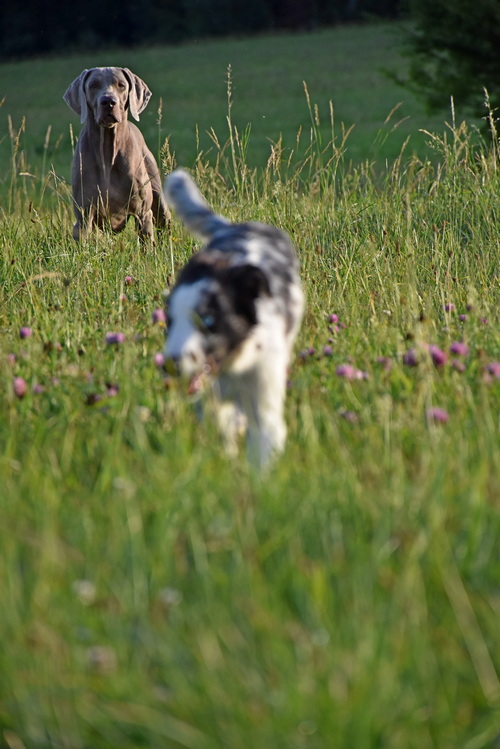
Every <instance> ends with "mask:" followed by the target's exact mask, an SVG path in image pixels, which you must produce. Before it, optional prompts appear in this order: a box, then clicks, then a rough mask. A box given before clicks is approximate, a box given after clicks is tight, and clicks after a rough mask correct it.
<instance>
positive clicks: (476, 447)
mask: <svg viewBox="0 0 500 749" xmlns="http://www.w3.org/2000/svg"><path fill="white" fill-rule="evenodd" d="M309 101H310V102H311V104H310V113H311V114H310V116H311V130H312V135H311V137H310V141H309V144H308V145H307V147H306V148H305V150H304V152H303V153H302V154H301V155H297V157H296V158H292V159H290V158H289V157H288V155H287V154H284V153H283V151H282V150H281V147H280V145H279V143H277V144H276V146H275V147H274V149H273V150H272V152H271V154H270V156H269V158H268V160H267V165H266V166H265V167H263V168H256V167H254V166H253V165H252V164H251V163H249V162H248V159H247V156H248V147H249V143H251V138H252V135H251V134H250V136H248V134H245V129H244V128H243V129H241V128H240V127H239V126H238V123H237V122H236V121H235V118H234V111H233V110H231V109H229V111H228V110H227V109H226V110H225V113H226V114H225V118H226V121H225V123H224V127H223V128H222V129H220V130H219V131H217V130H215V129H214V131H213V143H214V153H213V155H212V157H211V158H210V159H207V158H206V155H205V152H200V153H198V155H197V156H196V157H195V159H194V160H193V162H192V171H193V173H194V175H195V177H196V179H197V180H198V182H199V184H200V186H201V188H202V189H203V191H204V193H205V194H206V196H207V198H208V199H209V200H210V202H211V203H212V204H213V205H214V207H215V208H216V210H218V211H220V212H222V213H223V214H225V215H227V216H229V217H230V218H231V219H233V220H235V221H239V220H246V219H248V218H255V219H259V220H262V221H266V222H270V223H274V224H276V225H278V226H279V227H281V228H283V229H285V230H286V231H288V232H289V233H290V235H291V236H292V237H293V239H294V241H295V243H296V245H297V248H298V252H299V255H300V260H301V266H302V278H303V283H304V288H305V292H306V296H307V313H306V317H305V320H304V325H303V328H302V332H301V335H300V340H299V346H298V351H297V356H296V358H295V360H294V362H293V367H292V369H291V372H290V388H289V393H288V401H287V422H288V426H289V440H288V444H287V449H286V453H285V455H284V456H283V458H281V459H280V460H279V461H278V462H277V463H276V465H275V467H274V469H273V470H272V472H271V473H270V474H269V476H267V477H266V478H265V479H264V480H263V479H259V477H257V476H255V475H253V474H252V472H251V471H249V469H248V467H247V466H246V464H245V461H244V459H238V460H228V459H227V458H226V457H225V455H224V454H223V450H222V447H221V444H220V441H219V439H218V436H217V434H216V432H215V428H214V425H213V423H212V422H211V421H210V420H209V419H205V420H203V421H201V422H200V421H199V420H198V418H197V414H196V407H195V405H194V404H193V403H191V402H190V400H189V398H188V397H187V396H186V394H185V393H184V392H182V389H181V388H179V387H176V386H175V385H174V386H172V384H171V383H167V384H168V387H167V384H166V383H165V381H164V377H163V375H162V373H161V371H160V370H158V369H157V368H156V367H155V365H154V362H153V357H154V354H155V353H156V352H157V351H159V350H160V349H161V347H162V345H163V336H164V331H163V330H162V329H161V327H159V326H158V325H155V324H153V322H152V318H151V313H152V311H153V310H154V309H155V308H156V307H158V306H160V305H161V292H162V290H163V288H165V286H168V285H169V284H171V283H173V281H174V280H175V274H176V272H177V269H178V268H179V267H180V265H181V264H182V263H183V262H184V261H185V260H186V259H187V258H188V257H189V255H190V254H191V252H192V249H193V247H194V246H195V243H194V241H193V240H192V238H191V237H190V236H189V235H188V234H187V233H186V231H185V230H184V229H183V228H182V227H181V226H180V224H178V222H177V221H175V219H174V224H173V231H172V235H171V236H170V237H165V238H163V239H161V240H160V241H159V243H158V245H157V247H156V249H154V250H153V249H150V250H149V251H147V252H142V251H141V249H140V248H139V246H138V244H137V240H136V237H135V235H134V232H133V231H132V228H130V229H127V231H126V232H125V233H123V234H121V235H119V236H116V237H114V236H111V235H108V234H106V233H103V234H96V235H95V236H92V237H91V238H89V240H88V241H86V242H83V243H81V244H79V245H76V244H74V243H73V241H72V240H71V238H70V237H71V225H72V215H71V202H70V197H69V193H68V187H67V185H66V184H65V183H64V182H61V181H58V182H54V181H53V180H52V181H50V188H49V187H48V184H49V182H47V187H45V184H46V182H45V181H44V180H45V177H43V176H42V175H41V174H40V180H39V183H38V184H39V185H40V188H39V191H38V192H37V193H36V194H35V196H33V195H32V194H30V193H29V191H28V192H27V191H26V178H25V177H23V176H22V175H21V174H20V172H21V171H22V168H21V166H22V165H20V163H19V158H20V154H19V151H17V150H16V149H17V145H16V139H15V135H13V136H12V141H11V142H12V144H13V145H12V154H13V157H12V162H11V170H10V174H9V182H8V184H9V191H8V193H9V201H10V202H9V204H8V208H6V209H4V211H3V213H2V218H1V223H0V237H1V245H2V255H1V258H0V278H1V289H2V292H1V294H2V295H1V299H0V330H1V335H0V362H1V366H0V378H1V387H0V404H1V414H2V418H1V419H0V446H1V449H0V455H1V457H0V498H1V499H0V503H1V517H2V523H1V525H0V590H1V591H2V598H3V606H2V614H1V615H0V637H1V641H2V643H3V647H2V649H1V650H0V674H1V684H2V686H1V691H0V736H1V739H0V741H1V742H3V745H5V746H7V747H9V748H10V749H19V748H20V747H26V748H27V749H28V748H32V747H34V748H36V749H45V748H47V749H48V748H49V747H51V748H52V747H71V748H72V749H73V747H74V748H77V747H78V748H81V747H92V749H101V748H102V749H105V748H107V747H123V748H124V749H132V748H134V749H135V748H136V747H148V748H155V749H156V748H158V749H163V747H169V748H170V747H172V748H174V747H189V748H192V749H202V748H203V749H204V748H207V749H209V748H213V749H216V748H217V749H218V748H219V747H227V748H228V749H229V748H231V749H235V747H248V748H249V749H250V748H251V749H253V748H254V747H273V749H274V748H275V747H276V748H278V749H281V748H283V749H290V748H291V747H296V748H297V749H302V748H303V747H308V748H314V749H323V748H324V749H327V748H328V749H329V748H330V747H346V749H347V748H348V747H349V749H350V748H351V747H356V749H358V748H359V749H363V748H364V747H366V748H370V749H371V748H372V747H391V749H392V748H394V749H399V748H401V749H411V748H412V747H415V749H417V748H418V749H426V748H427V747H429V748H431V747H432V748H439V749H443V748H444V747H450V749H451V748H455V747H461V748H463V749H482V748H483V747H484V748H485V749H486V748H487V747H488V749H489V748H490V747H495V746H496V745H497V744H498V741H499V736H500V712H499V707H500V685H499V679H498V672H499V669H500V658H499V651H498V613H499V611H498V583H499V574H500V565H499V559H498V543H499V525H500V524H499V513H498V510H499V496H500V483H499V476H500V451H499V413H500V411H499V406H500V398H499V383H500V380H499V379H498V377H495V369H494V367H493V366H492V365H493V363H494V362H495V361H497V362H498V360H499V359H500V337H499V334H498V329H499V328H498V324H499V305H498V301H499V299H498V267H499V264H498V259H499V246H500V229H499V221H498V217H499V213H500V180H499V171H498V160H497V155H496V153H495V151H494V149H493V148H492V145H495V144H496V142H497V140H496V134H493V138H492V143H490V142H484V143H479V144H477V143H476V141H475V137H476V136H475V133H474V132H473V131H472V132H471V130H470V129H469V128H468V127H467V126H466V125H453V124H452V126H451V127H450V128H449V129H448V130H447V132H446V133H445V135H439V134H434V133H429V134H428V135H427V136H426V137H427V139H428V142H429V148H430V149H432V150H433V153H434V157H433V158H432V159H431V158H427V157H425V158H419V157H417V156H412V155H411V153H410V152H408V151H407V149H406V148H404V149H402V150H401V152H400V154H399V156H398V157H397V158H395V159H394V160H392V161H391V162H389V163H388V165H387V168H386V169H375V167H374V165H373V163H372V161H371V160H370V159H366V160H364V161H362V162H361V163H360V164H359V165H358V166H352V165H349V163H348V162H346V160H345V159H344V157H343V154H344V152H345V148H346V146H347V144H348V138H349V137H350V136H347V140H346V139H345V137H344V136H345V135H346V133H345V132H344V133H342V129H341V128H340V129H339V132H337V128H336V124H335V118H333V121H332V120H331V119H329V116H328V113H327V117H326V120H325V119H324V118H322V116H321V115H320V114H319V113H317V112H316V111H315V107H314V98H313V96H312V95H311V94H309ZM306 102H307V99H306ZM318 123H319V124H318ZM321 123H323V124H321ZM320 127H326V128H327V129H328V131H329V133H330V137H325V136H324V135H323V131H321V134H320V131H319V130H318V128H320ZM228 128H229V129H228ZM12 132H13V133H14V131H12ZM248 137H249V138H250V140H248ZM217 144H218V145H217ZM163 158H164V166H165V167H166V168H168V167H169V166H171V164H172V156H171V155H170V154H169V151H168V147H165V149H164V153H163ZM43 189H50V190H52V191H53V197H52V198H51V200H50V203H47V207H46V208H45V209H43V206H44V205H45V203H44V202H43V201H42V200H41V199H40V196H41V192H40V191H41V190H43ZM40 206H42V208H40ZM450 305H453V306H450ZM333 314H335V315H337V316H338V320H337V321H336V322H335V321H334V320H332V318H331V316H332V315H333ZM461 316H465V317H462V319H461ZM23 326H25V327H30V328H31V331H32V335H31V336H29V337H25V338H21V337H20V334H19V331H20V329H21V327H23ZM108 331H120V332H123V333H124V334H125V341H124V343H123V344H121V345H119V346H109V345H106V343H105V334H106V333H107V332H108ZM456 341H460V342H463V343H466V344H467V345H468V347H469V354H468V355H467V356H465V357H459V356H456V357H455V358H456V359H457V360H459V362H460V363H462V364H463V367H461V366H459V365H458V364H453V363H452V360H453V358H454V357H453V355H451V354H449V347H450V345H451V344H452V343H453V342H456ZM428 344H434V345H436V346H439V348H440V349H441V350H443V351H444V352H447V353H448V359H447V361H446V363H445V364H442V365H439V364H438V365H436V364H435V363H433V361H432V358H431V355H430V353H429V351H428V349H427V345H428ZM325 347H327V348H326V349H325ZM409 349H414V350H415V352H416V356H417V358H418V364H417V366H414V367H413V366H409V365H408V364H405V363H404V361H405V360H404V356H405V354H407V353H408V350H409ZM344 364H351V365H352V366H353V367H355V368H357V369H359V370H360V371H361V372H363V373H365V374H364V375H363V376H362V378H361V379H355V380H348V379H346V378H344V377H341V376H339V375H338V374H337V368H338V367H339V366H341V365H344ZM462 369H463V371H461V370H462ZM15 378H22V379H23V380H24V381H25V382H26V384H27V392H26V394H25V395H24V397H17V396H16V394H15V392H14V389H13V388H14V380H15ZM436 407H439V408H441V409H443V410H445V411H446V412H447V414H448V420H447V422H446V423H440V422H437V421H435V420H434V419H433V418H432V416H431V415H430V409H432V408H436Z"/></svg>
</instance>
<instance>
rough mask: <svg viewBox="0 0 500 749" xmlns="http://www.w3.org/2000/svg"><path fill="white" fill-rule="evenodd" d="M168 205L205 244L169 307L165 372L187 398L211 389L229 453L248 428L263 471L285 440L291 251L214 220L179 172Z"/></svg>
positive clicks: (252, 227)
mask: <svg viewBox="0 0 500 749" xmlns="http://www.w3.org/2000/svg"><path fill="white" fill-rule="evenodd" d="M165 197H166V200H167V203H168V204H169V205H170V206H171V207H172V208H174V210H175V211H176V212H177V214H178V216H179V217H180V218H181V220H182V221H183V222H184V223H185V225H186V226H187V228H188V229H189V230H190V231H191V232H192V233H193V234H195V235H196V236H198V237H199V238H200V239H202V240H203V241H204V242H205V246H204V247H203V249H202V250H201V251H200V252H198V253H196V254H195V255H193V256H192V257H191V259H190V260H189V262H188V263H187V264H186V265H185V266H184V268H183V269H182V270H181V272H180V274H179V276H178V279H177V282H176V284H175V286H174V288H173V290H172V292H171V293H170V295H169V296H168V298H167V301H166V315H167V341H166V344H165V351H164V356H165V362H166V367H167V369H168V370H169V371H171V372H174V371H175V372H176V373H177V374H179V375H181V376H183V377H185V378H188V379H189V380H190V382H191V385H190V390H191V392H193V391H194V390H196V389H197V388H201V383H202V380H203V381H208V382H210V383H211V387H212V391H213V393H214V395H215V400H216V404H217V406H216V412H217V418H218V422H219V426H220V429H221V431H222V433H223V436H224V438H225V442H226V447H227V449H228V450H229V452H230V453H234V452H235V451H236V449H237V440H238V435H239V433H241V431H242V425H244V429H245V430H246V432H247V446H248V455H249V459H250V460H251V462H252V463H254V464H257V465H258V466H260V467H264V466H265V465H266V464H267V463H268V462H269V460H270V458H271V456H272V455H273V453H279V452H281V451H282V450H283V448H284V445H285V440H286V425H285V421H284V416H283V410H284V401H285V395H286V386H287V368H288V364H289V361H290V357H291V353H292V348H293V344H294V341H295V338H296V336H297V333H298V330H299V327H300V323H301V320H302V315H303V310H304V295H303V293H302V289H301V285H300V279H299V265H298V260H297V256H296V253H295V251H294V248H293V246H292V244H291V242H290V240H289V238H288V236H287V235H286V234H285V233H284V232H282V231H280V230H279V229H276V228H274V227H272V226H267V225H265V224H261V223H257V222H255V221H250V222H248V223H243V224H232V223H231V222H230V221H228V220H227V219H225V218H223V217H221V216H217V215H216V214H215V213H214V212H213V211H212V210H211V209H210V207H209V206H208V204H207V203H206V202H205V200H204V198H203V197H202V195H201V194H200V192H199V190H198V188H197V186H196V184H195V183H194V182H193V180H192V179H191V177H190V176H189V175H188V174H187V172H185V171H183V170H181V169H178V170H176V171H175V172H172V174H170V176H169V177H168V178H167V179H166V181H165Z"/></svg>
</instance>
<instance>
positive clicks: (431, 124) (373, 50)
mask: <svg viewBox="0 0 500 749" xmlns="http://www.w3.org/2000/svg"><path fill="white" fill-rule="evenodd" d="M402 36H403V31H402V30H401V28H400V27H399V26H398V25H380V26H379V25H377V26H365V27H352V28H345V29H341V30H338V29H333V30H328V31H321V32H316V33H313V34H296V35H291V36H288V35H282V36H274V37H273V36H263V37H260V38H256V39H248V40H239V41H227V40H223V41H208V42H203V43H201V42H200V43H197V44H194V43H193V44H190V45H188V46H179V47H166V48H153V49H149V50H148V49H146V50H140V51H126V50H115V51H113V52H104V53H102V52H100V53H96V52H93V53H89V54H86V55H83V54H81V55H78V56H75V57H72V58H68V59H64V60H60V59H51V60H43V61H38V60H37V61H36V63H34V62H31V61H27V62H20V63H12V64H3V65H0V74H1V88H0V101H1V100H2V99H3V98H4V102H3V106H2V107H1V108H0V115H1V119H2V123H3V124H2V128H3V131H2V136H3V135H4V133H5V132H6V131H5V128H6V124H7V122H6V120H7V116H8V115H10V116H11V118H12V126H13V129H14V130H15V131H16V132H17V131H18V130H19V129H20V127H21V125H22V123H23V119H24V123H25V131H24V132H23V133H22V136H21V147H22V149H23V152H24V154H25V159H26V166H27V171H35V173H36V174H37V175H38V176H39V174H40V171H41V168H42V167H41V165H42V162H43V163H44V166H45V169H49V168H50V166H53V167H54V170H55V172H56V174H57V175H59V176H61V177H63V178H64V179H69V176H70V173H71V172H70V162H71V136H70V127H71V128H72V130H73V133H74V135H75V136H76V135H77V134H78V131H79V128H80V123H79V122H78V117H77V116H76V115H75V114H74V113H73V112H71V111H70V109H69V108H68V107H67V106H66V104H65V103H64V101H63V100H62V95H63V94H64V92H65V90H66V88H67V86H68V85H69V83H71V81H72V80H73V79H74V78H76V77H77V76H78V75H79V74H80V72H81V71H82V70H83V69H85V68H90V67H94V66H96V65H123V66H126V67H129V68H130V69H132V70H133V71H134V72H136V73H137V74H138V75H140V76H141V77H142V78H143V79H144V80H145V81H146V83H147V84H148V85H149V87H150V89H151V90H152V92H153V97H152V99H151V102H150V104H149V106H148V108H147V109H146V110H145V111H144V113H143V114H142V116H141V123H140V125H141V129H142V131H143V132H144V135H145V137H146V140H147V142H148V143H149V144H150V147H151V148H152V149H153V151H158V150H159V148H160V146H161V145H162V144H163V141H164V139H165V138H166V137H167V136H168V137H169V138H170V146H171V149H172V151H174V152H175V154H176V158H177V163H179V164H182V165H187V166H189V165H191V164H192V163H193V161H194V159H195V158H196V157H197V156H199V152H200V150H201V151H203V152H204V153H205V154H207V158H208V159H209V160H212V161H213V160H214V158H215V157H216V154H217V147H216V146H215V145H214V141H213V139H212V138H211V137H210V133H211V132H212V131H213V132H214V133H215V135H216V137H217V139H218V141H219V142H220V143H222V144H223V143H225V142H226V140H227V135H228V129H227V122H226V116H227V77H228V68H229V66H231V79H232V99H233V106H232V118H233V122H234V124H235V125H236V127H237V128H238V130H239V131H240V133H242V134H243V133H244V132H245V131H246V129H247V127H248V126H250V141H249V145H248V152H247V161H248V163H249V164H251V165H252V166H264V165H265V164H266V161H267V159H268V158H269V155H270V149H271V144H272V143H277V142H278V141H279V139H280V137H282V142H283V147H284V149H285V151H286V156H287V157H288V156H289V155H290V152H292V151H293V152H295V151H296V150H297V136H298V134H299V133H300V138H299V146H298V149H299V151H300V153H301V154H303V153H304V152H305V150H306V149H307V147H308V146H309V145H310V142H311V134H310V130H311V117H310V113H309V108H308V103H307V99H306V96H305V93H304V83H305V84H306V86H307V89H308V92H309V97H310V101H311V105H312V107H317V116H318V118H319V122H320V125H319V131H320V133H321V137H322V139H323V142H324V144H325V145H326V144H327V143H328V142H329V141H330V140H331V130H332V125H331V112H330V105H332V107H333V114H334V128H335V135H336V138H337V139H338V141H339V143H340V142H341V141H342V130H343V129H344V130H345V131H346V132H347V131H349V130H350V128H352V127H353V126H354V128H353V130H352V132H351V134H350V135H349V138H348V141H347V150H346V155H345V158H346V160H347V161H350V160H353V161H354V162H356V163H357V162H359V161H362V160H365V159H370V160H373V159H375V158H377V159H378V160H379V161H380V162H383V160H384V159H385V158H389V159H391V160H392V159H393V158H395V157H396V156H397V155H398V154H399V152H400V150H401V146H402V144H403V142H404V141H405V140H406V138H407V137H408V136H410V142H409V144H408V150H409V151H410V152H411V151H413V150H421V149H422V148H423V147H424V146H425V142H426V137H425V136H424V135H422V133H420V132H419V129H421V128H423V129H425V130H431V131H435V130H437V131H443V130H444V127H445V126H444V120H445V119H446V120H448V121H451V113H450V114H449V115H446V116H441V117H434V118H430V117H428V116H427V115H426V114H425V111H424V109H423V106H422V105H421V104H420V103H419V102H417V101H416V100H415V99H414V97H413V95H412V94H410V93H409V92H408V91H406V90H404V89H401V88H399V87H398V86H397V85H396V84H394V83H392V82H391V81H390V80H389V79H388V78H387V77H386V76H385V75H384V73H383V69H384V68H385V69H389V70H392V71H393V72H400V71H401V70H402V69H404V66H405V61H404V59H403V58H402V57H401V40H402ZM395 107H396V108H397V109H396V111H395V112H394V114H393V115H392V117H391V118H390V121H389V123H388V124H386V125H384V123H385V120H386V118H387V117H388V116H389V115H390V113H391V112H392V111H393V110H394V108H395ZM444 108H445V111H447V110H448V109H449V102H448V101H446V102H444ZM159 109H161V117H159V115H158V110H159ZM159 121H160V124H158V123H159ZM398 123H399V124H398ZM49 128H50V130H49ZM47 133H48V137H47ZM9 155H10V143H9V138H5V137H4V138H3V140H2V142H1V143H0V159H1V161H0V163H1V164H2V165H6V164H8V159H9ZM2 172H3V174H2V182H4V180H5V166H4V167H3V169H2ZM0 189H1V185H0Z"/></svg>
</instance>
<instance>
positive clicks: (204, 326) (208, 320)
mask: <svg viewBox="0 0 500 749" xmlns="http://www.w3.org/2000/svg"><path fill="white" fill-rule="evenodd" d="M196 324H197V327H198V328H199V329H200V330H202V331H203V330H208V331H211V330H213V328H214V325H215V317H214V316H213V315H210V314H207V315H197V316H196Z"/></svg>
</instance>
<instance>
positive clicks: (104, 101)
mask: <svg viewBox="0 0 500 749" xmlns="http://www.w3.org/2000/svg"><path fill="white" fill-rule="evenodd" d="M101 105H102V106H103V107H109V108H110V109H113V107H115V106H116V99H115V98H114V96H102V97H101Z"/></svg>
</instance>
